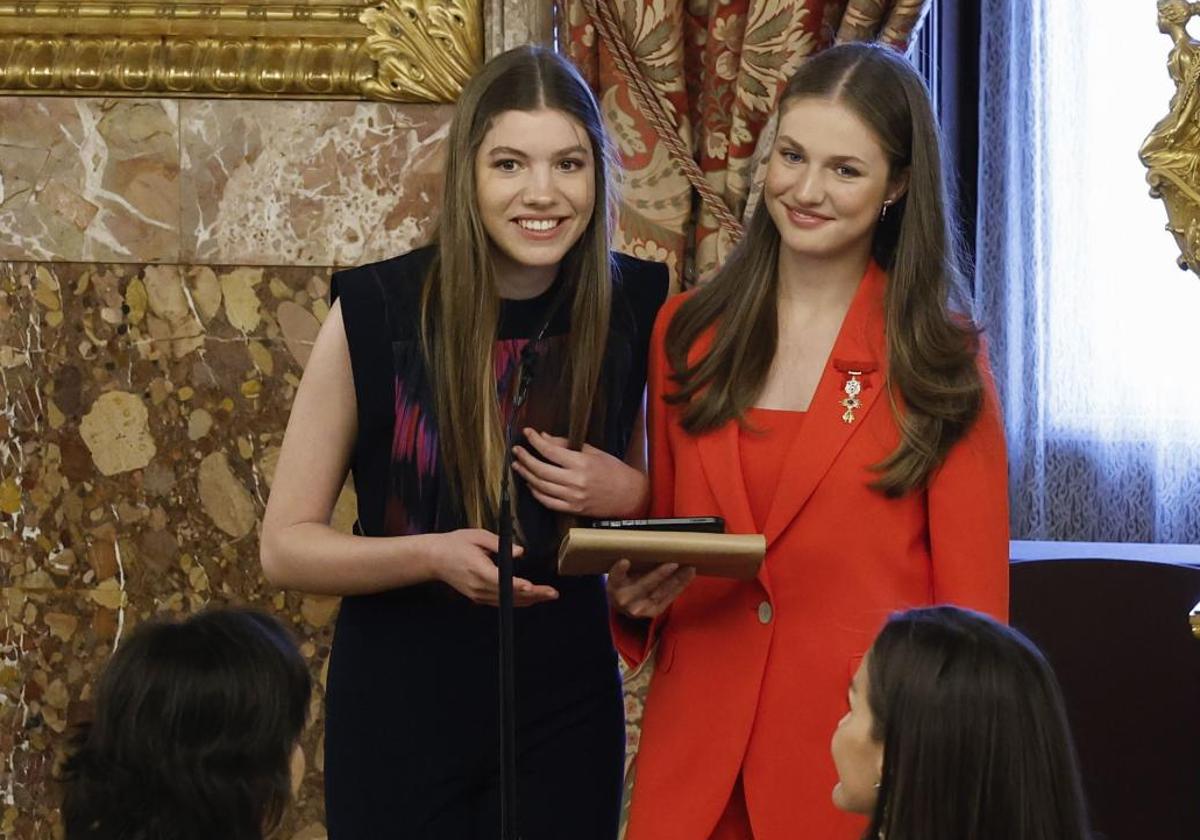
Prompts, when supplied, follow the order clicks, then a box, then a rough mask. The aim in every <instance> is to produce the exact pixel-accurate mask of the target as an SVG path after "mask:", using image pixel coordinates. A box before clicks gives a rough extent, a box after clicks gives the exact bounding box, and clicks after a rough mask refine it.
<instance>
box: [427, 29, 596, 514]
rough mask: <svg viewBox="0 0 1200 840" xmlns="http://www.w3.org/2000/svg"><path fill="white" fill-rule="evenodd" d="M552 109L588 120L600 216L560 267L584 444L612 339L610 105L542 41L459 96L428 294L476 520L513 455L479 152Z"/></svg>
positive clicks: (443, 432) (444, 428) (448, 464)
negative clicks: (526, 114) (605, 114)
mask: <svg viewBox="0 0 1200 840" xmlns="http://www.w3.org/2000/svg"><path fill="white" fill-rule="evenodd" d="M540 108H551V109H555V110H558V111H562V112H564V113H566V114H568V115H570V116H571V117H573V118H574V119H575V120H577V121H578V122H579V123H580V124H581V125H582V126H583V128H584V129H585V130H586V131H587V134H588V138H589V140H590V142H591V147H592V160H593V166H594V172H595V187H596V189H595V193H596V200H595V207H594V210H593V212H592V218H591V221H590V222H589V223H588V226H587V228H586V229H585V230H584V232H583V234H582V235H581V236H580V238H579V241H578V242H576V243H575V244H574V245H573V246H572V247H571V249H570V250H569V251H568V252H567V255H566V256H565V257H564V259H563V263H562V265H561V266H560V272H562V274H563V277H564V282H566V283H567V284H569V286H570V287H571V288H573V294H572V297H571V301H572V302H571V331H570V336H569V338H568V351H567V370H568V375H569V377H570V394H571V397H570V408H569V418H570V419H569V432H568V436H569V438H570V441H571V445H572V446H573V447H575V448H579V447H580V446H581V445H582V443H583V440H584V438H585V437H586V435H587V433H588V425H589V421H590V418H591V415H592V403H593V401H594V400H595V397H596V391H597V387H598V382H599V378H600V367H601V362H602V359H603V355H604V347H605V341H606V338H607V335H608V322H609V314H610V306H611V304H610V301H611V299H612V276H611V268H610V263H609V260H610V254H609V244H610V232H609V231H610V219H609V207H611V206H613V204H612V201H611V195H610V190H611V187H610V181H609V172H610V170H611V164H610V161H611V152H610V148H609V144H608V141H607V138H606V135H605V133H604V128H603V123H602V121H601V117H600V108H599V106H598V105H597V104H596V99H595V97H594V96H593V95H592V92H591V90H590V89H589V88H588V86H587V84H586V83H585V82H584V81H583V79H582V78H581V77H580V76H579V73H578V72H577V71H576V70H575V69H574V67H572V66H571V64H570V63H568V62H567V61H566V60H565V59H563V58H561V57H560V56H558V55H556V54H555V53H553V52H551V51H549V50H546V49H543V48H540V47H528V46H527V47H518V48H516V49H513V50H509V51H508V52H505V53H502V54H501V55H499V56H497V57H495V58H494V59H492V60H491V61H489V62H488V63H487V64H486V65H484V67H483V68H482V69H481V70H480V71H479V72H478V73H477V74H476V75H475V76H474V77H473V78H472V79H471V80H470V81H469V82H468V83H467V85H466V87H465V88H464V89H463V92H462V96H461V97H460V98H459V100H458V107H457V110H456V111H455V115H454V119H453V121H452V122H451V124H450V135H449V139H448V141H447V144H446V170H445V188H444V190H443V192H442V212H441V216H440V219H439V222H438V229H437V233H436V236H435V238H436V240H437V252H436V254H435V256H434V259H433V262H432V264H431V266H430V269H429V274H428V276H427V279H426V282H425V286H424V288H423V290H422V294H421V341H422V347H423V349H424V352H425V357H426V362H427V364H428V365H429V367H430V370H431V371H432V373H433V376H432V383H433V385H432V387H433V395H434V406H435V410H436V412H437V418H438V436H439V440H440V454H441V458H442V464H443V466H444V468H445V473H446V475H447V476H448V477H449V480H450V482H451V485H452V487H453V490H454V491H455V492H456V493H457V494H458V496H459V497H460V498H461V499H462V511H463V514H464V515H465V517H466V521H467V523H468V524H469V525H470V526H472V527H487V526H488V525H489V524H490V523H491V522H492V521H493V520H494V517H495V515H496V512H497V510H498V508H499V489H498V484H499V478H500V472H501V470H502V468H503V467H502V465H503V463H504V452H505V441H504V430H503V424H502V423H501V420H500V409H499V404H498V400H497V394H496V377H495V368H494V361H493V345H494V343H495V339H496V335H497V328H498V326H499V317H500V297H499V293H498V292H497V290H496V280H495V277H496V273H495V267H494V264H493V259H492V247H493V246H492V244H491V241H490V240H489V238H488V235H487V232H486V231H485V229H484V226H483V221H482V219H481V218H480V215H479V205H478V201H477V187H476V182H475V158H476V155H477V154H478V152H479V148H480V146H481V145H482V143H483V138H484V135H486V134H487V132H488V130H489V129H490V128H491V126H492V123H493V121H494V120H495V119H496V118H497V117H498V116H499V115H500V114H502V113H504V112H505V111H534V110H538V109H540ZM568 293H570V292H568Z"/></svg>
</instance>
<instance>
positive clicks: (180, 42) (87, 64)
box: [0, 0, 484, 102]
mask: <svg viewBox="0 0 1200 840" xmlns="http://www.w3.org/2000/svg"><path fill="white" fill-rule="evenodd" d="M483 2H484V0H375V1H374V2H372V3H369V4H364V3H363V2H362V0H358V2H354V0H291V2H283V0H274V2H272V1H271V0H267V2H251V3H243V2H221V0H0V94H10V93H25V94H39V95H47V94H69V95H76V96H78V95H89V94H99V95H105V96H111V95H118V96H120V95H125V96H205V97H213V96H218V97H219V96H231V97H271V98H275V97H299V98H304V99H326V98H330V99H376V100H389V101H397V102H451V101H454V100H455V99H456V98H457V97H458V94H459V91H461V89H462V85H463V83H464V82H465V81H466V80H467V79H468V78H469V77H470V76H471V74H472V73H473V72H474V71H475V70H476V69H477V68H478V67H479V65H480V64H481V63H482V61H483Z"/></svg>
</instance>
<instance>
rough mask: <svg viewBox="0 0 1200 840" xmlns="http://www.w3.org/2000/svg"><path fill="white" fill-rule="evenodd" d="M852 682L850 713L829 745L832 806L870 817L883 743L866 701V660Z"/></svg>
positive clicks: (881, 767)
mask: <svg viewBox="0 0 1200 840" xmlns="http://www.w3.org/2000/svg"><path fill="white" fill-rule="evenodd" d="M869 656H870V654H869V653H868V654H867V656H866V657H863V661H862V664H861V665H859V666H858V671H857V672H856V673H855V674H854V679H853V680H851V681H850V691H849V699H850V711H848V712H847V713H846V714H845V716H844V717H843V718H842V719H841V720H840V721H838V725H837V729H835V730H834V732H833V740H832V742H831V743H830V745H829V748H830V752H832V753H833V763H834V765H835V766H836V767H837V774H838V782H837V784H836V785H834V787H833V804H834V805H836V806H837V807H838V808H840V809H841V810H843V811H849V812H850V813H852V814H869V813H871V811H872V810H873V809H874V808H875V799H876V797H877V796H878V788H876V787H875V785H876V784H877V783H878V782H879V780H880V777H881V775H882V773H883V744H882V742H880V741H877V740H875V731H874V730H875V719H874V717H872V715H871V706H870V704H869V703H868V702H867V692H868V682H867V681H868V675H867V657H869Z"/></svg>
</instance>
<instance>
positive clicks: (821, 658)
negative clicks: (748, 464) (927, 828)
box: [614, 265, 1009, 840]
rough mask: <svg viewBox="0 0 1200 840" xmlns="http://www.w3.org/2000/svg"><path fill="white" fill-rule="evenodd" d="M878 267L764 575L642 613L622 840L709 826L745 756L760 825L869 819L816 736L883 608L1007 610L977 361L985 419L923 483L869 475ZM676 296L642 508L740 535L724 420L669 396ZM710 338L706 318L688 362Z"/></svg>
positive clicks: (776, 527) (993, 457)
mask: <svg viewBox="0 0 1200 840" xmlns="http://www.w3.org/2000/svg"><path fill="white" fill-rule="evenodd" d="M886 282H887V278H886V275H885V274H884V273H883V271H882V270H881V269H879V268H878V267H877V266H874V265H872V266H871V268H869V269H868V270H867V273H866V275H865V277H864V278H863V281H862V283H861V284H860V285H859V289H858V291H857V292H856V294H855V297H854V300H853V302H852V303H851V306H850V309H849V311H848V313H847V315H846V319H845V321H844V322H843V324H842V328H841V331H840V333H839V334H838V338H837V341H836V343H835V344H834V348H833V352H832V353H831V355H830V362H829V365H828V367H827V368H826V369H825V372H824V374H823V375H822V377H821V380H820V383H819V384H818V386H817V389H816V392H815V394H814V396H813V399H812V404H811V406H810V407H809V410H808V416H807V417H806V418H805V421H804V425H803V426H802V427H801V430H800V434H799V436H798V438H797V441H796V443H795V444H794V445H793V446H792V448H791V449H790V451H789V452H788V453H787V455H786V463H785V465H784V468H783V472H782V474H781V477H780V480H779V489H778V491H777V493H776V496H775V498H774V501H773V503H772V506H771V508H770V513H769V514H768V516H767V526H766V529H765V532H766V538H767V556H766V560H765V562H764V564H763V567H762V570H761V571H760V573H759V575H758V578H757V579H756V580H754V581H747V582H738V581H729V580H720V579H715V578H697V579H696V580H695V582H693V583H692V585H691V586H690V587H689V588H688V589H687V590H686V591H685V592H684V593H683V594H682V595H681V596H680V597H679V599H678V600H677V601H676V602H675V603H674V604H673V605H672V606H671V608H670V610H669V612H668V613H667V614H666V615H665V616H663V617H660V619H659V620H657V621H656V622H655V623H654V625H653V627H652V629H651V636H652V639H653V637H657V643H658V657H657V662H656V668H655V674H654V678H653V682H652V683H651V687H650V693H649V697H648V699H647V702H646V708H645V715H644V717H643V720H642V732H641V742H640V748H639V752H638V757H637V767H636V777H635V786H634V791H633V801H632V805H631V811H630V817H629V828H628V833H627V835H626V838H627V840H708V837H709V835H710V833H711V832H712V830H713V828H714V827H715V825H716V823H717V820H718V818H719V817H720V815H721V813H722V812H723V810H724V808H725V805H726V802H727V801H728V799H729V794H730V792H731V790H732V788H733V785H734V781H735V780H736V778H737V775H738V773H739V772H741V773H742V774H743V783H744V785H745V791H746V803H747V807H748V809H749V814H750V819H751V823H752V825H753V828H754V837H755V840H797V838H805V840H824V838H839V839H840V840H854V839H855V838H858V837H860V836H861V834H862V831H863V829H864V827H865V823H864V822H863V820H862V819H860V818H857V817H851V816H847V815H845V814H842V813H840V812H839V811H837V810H836V809H835V808H834V806H833V804H832V801H831V798H830V796H831V791H832V790H833V786H834V784H835V783H836V781H837V773H836V772H835V770H834V766H833V760H832V759H831V757H830V754H829V740H830V737H831V736H832V734H833V730H834V727H835V726H836V725H837V722H838V720H839V719H840V718H841V717H842V715H843V714H845V712H846V710H847V700H846V691H847V688H848V685H849V681H850V677H851V675H852V674H853V672H854V670H855V669H856V668H857V666H858V661H859V660H860V659H861V657H862V655H863V653H864V652H866V650H867V649H868V648H869V647H870V645H871V642H872V640H873V639H874V637H875V634H876V632H878V630H879V628H880V626H881V625H882V623H883V621H884V620H885V619H886V618H887V616H888V614H889V613H891V612H893V611H895V610H901V609H905V608H907V607H914V606H920V605H928V604H934V603H947V602H949V603H955V604H961V605H963V606H968V607H971V608H974V609H977V610H981V611H983V612H987V613H990V614H992V615H993V616H996V617H997V618H1000V619H1002V620H1003V619H1006V618H1007V612H1008V560H1009V558H1008V500H1007V470H1006V463H1005V452H1004V434H1003V428H1002V425H1001V421H1000V416H999V410H998V406H997V403H996V399H995V396H994V392H993V390H992V385H991V380H990V377H988V376H986V375H985V382H987V396H986V403H985V406H984V410H983V412H982V415H981V416H980V418H979V420H978V421H977V422H976V423H975V425H974V426H973V428H972V429H971V430H970V432H969V433H968V434H967V435H966V437H965V438H964V439H963V440H961V441H960V442H959V443H958V444H957V445H956V446H955V447H954V448H953V449H952V450H951V452H950V454H949V455H948V457H947V459H946V461H945V462H944V463H943V464H942V466H941V467H940V468H939V469H938V470H937V472H936V474H935V475H934V477H933V479H932V482H931V484H930V486H929V488H928V490H927V491H924V492H915V493H910V494H909V495H907V496H905V497H903V498H900V499H889V498H887V497H885V496H884V495H882V494H881V493H879V492H877V491H875V490H872V489H870V488H869V487H868V486H867V485H868V484H869V483H870V482H871V481H872V480H873V479H874V477H875V473H873V472H871V471H870V470H869V469H868V467H869V465H871V464H877V463H879V462H880V461H882V460H883V459H884V458H885V457H886V456H887V455H888V454H890V453H891V452H892V451H893V450H894V449H895V448H896V445H897V443H898V442H899V432H898V430H897V427H896V421H895V419H894V418H893V416H892V411H891V407H890V405H889V401H888V398H887V395H886V393H884V387H883V386H884V382H885V376H886V373H887V370H886V365H887V351H886V346H885V342H884V313H883V291H884V286H885V284H886ZM682 300H683V297H682V296H678V297H676V298H674V299H672V300H669V301H668V302H667V303H666V304H665V305H664V306H663V308H662V311H661V312H660V313H659V316H658V321H657V323H656V324H655V329H654V334H653V337H652V339H651V356H650V371H649V389H650V400H649V426H650V479H651V493H652V501H651V508H652V515H653V516H704V515H714V514H716V515H720V516H723V517H725V521H726V528H727V530H728V531H730V532H732V533H753V532H755V530H756V529H755V526H754V520H753V517H752V515H751V513H750V503H749V501H748V500H747V496H746V488H745V484H744V483H743V480H742V471H741V458H740V455H739V449H738V428H737V424H736V423H728V424H726V425H725V426H723V427H721V428H719V429H717V430H715V431H713V432H710V433H707V434H704V435H701V436H699V437H693V436H691V435H688V434H687V433H686V432H684V431H683V429H682V428H681V427H680V425H679V421H678V413H679V408H678V407H677V406H670V405H667V404H666V403H664V402H663V399H662V397H663V394H664V393H665V392H666V391H667V389H668V386H669V383H670V380H669V379H668V375H669V373H670V368H669V366H668V363H667V359H666V355H665V353H664V348H663V338H664V336H665V333H666V326H667V324H668V323H669V322H670V320H671V318H672V316H673V315H674V314H675V311H676V310H677V309H678V308H679V304H680V302H681V301H682ZM711 340H712V330H710V331H709V333H708V334H706V335H704V336H702V337H701V338H700V339H699V340H698V341H697V343H696V346H695V347H693V348H692V351H691V358H692V359H693V360H695V359H696V358H698V357H699V356H700V355H701V354H702V353H703V352H704V351H705V350H706V349H707V347H708V346H709V344H710V342H711ZM981 355H982V354H981ZM981 364H982V362H981ZM860 367H866V368H872V367H873V368H874V369H873V370H871V371H870V372H869V373H866V374H865V375H864V376H861V377H859V379H860V381H862V383H863V385H864V389H863V392H862V394H861V395H860V397H859V399H860V400H861V402H862V405H861V407H860V408H858V409H857V411H856V412H855V415H856V417H855V420H854V422H853V423H846V422H844V421H843V419H842V414H843V411H844V409H843V407H842V406H841V405H840V404H839V403H840V401H841V400H842V399H843V398H845V392H844V387H845V383H846V381H847V379H848V376H847V374H846V373H845V372H844V371H845V370H846V369H858V368H860ZM985 373H986V370H985ZM614 627H615V634H616V641H617V646H618V648H619V649H620V651H621V653H622V655H623V656H624V657H625V658H626V660H627V661H629V662H630V663H632V664H636V663H638V662H640V661H641V660H642V659H644V658H645V656H646V655H647V652H648V650H649V646H650V644H653V640H652V641H647V639H646V638H645V636H644V635H638V634H635V633H634V632H631V629H630V627H629V625H627V624H625V623H624V622H622V621H617V622H614Z"/></svg>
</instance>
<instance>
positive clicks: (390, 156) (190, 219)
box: [179, 100, 453, 265]
mask: <svg viewBox="0 0 1200 840" xmlns="http://www.w3.org/2000/svg"><path fill="white" fill-rule="evenodd" d="M179 108H180V120H181V129H180V136H181V141H182V178H181V183H182V207H183V213H182V221H181V229H182V231H183V239H182V257H181V261H182V262H189V263H207V264H213V263H226V264H236V265H354V264H357V263H362V262H371V261H374V260H379V259H384V258H386V257H389V256H394V255H395V254H399V253H402V252H404V251H407V250H411V249H412V248H413V247H414V246H416V245H417V244H420V243H422V242H423V241H424V240H425V239H427V238H428V235H429V231H430V226H431V223H432V220H433V216H434V214H435V212H436V209H437V208H438V206H439V205H440V200H439V198H438V197H439V195H440V191H441V170H442V160H441V146H442V141H443V140H444V138H445V135H446V130H447V128H448V125H449V120H450V116H451V114H452V110H453V109H452V108H451V107H450V106H442V105H404V106H396V105H386V104H374V103H354V102H247V101H236V100H196V101H184V102H181V103H180V105H179Z"/></svg>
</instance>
